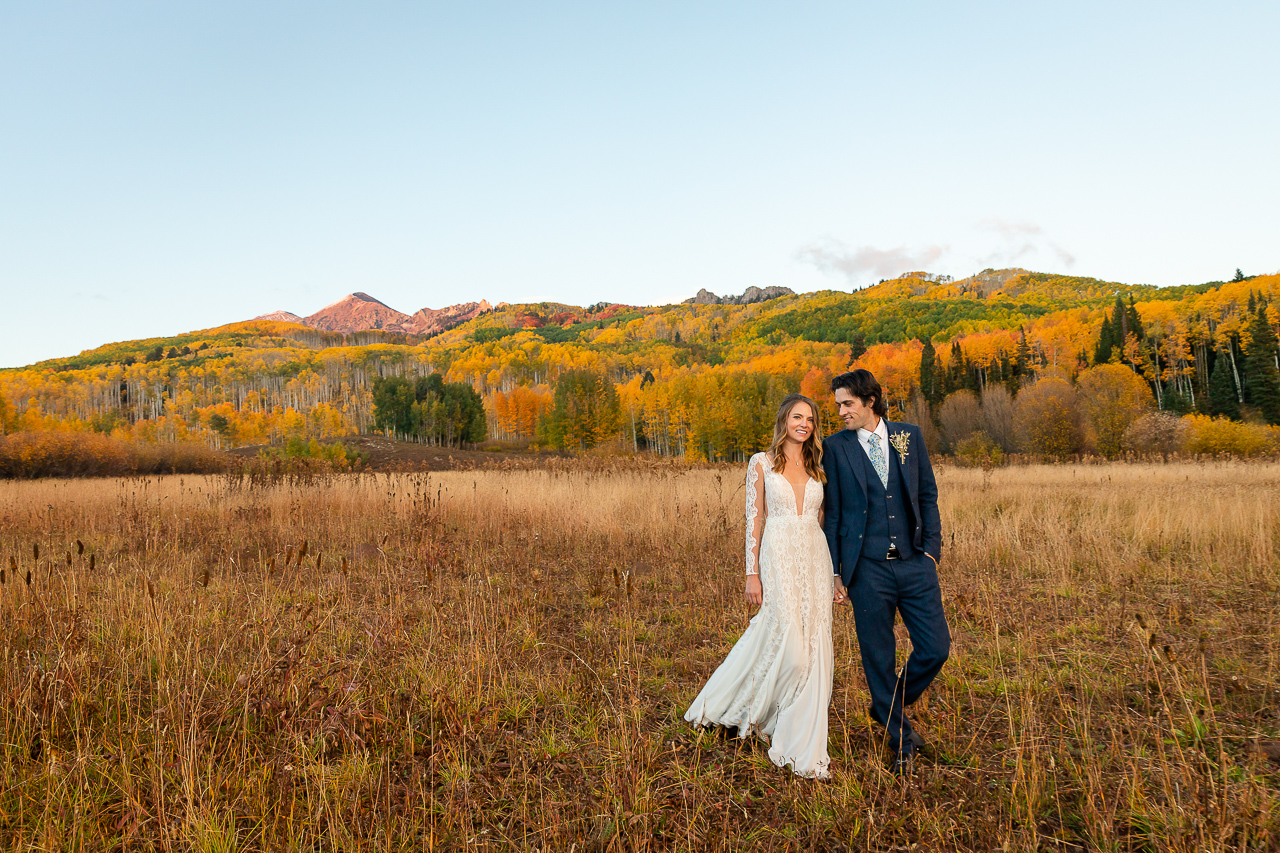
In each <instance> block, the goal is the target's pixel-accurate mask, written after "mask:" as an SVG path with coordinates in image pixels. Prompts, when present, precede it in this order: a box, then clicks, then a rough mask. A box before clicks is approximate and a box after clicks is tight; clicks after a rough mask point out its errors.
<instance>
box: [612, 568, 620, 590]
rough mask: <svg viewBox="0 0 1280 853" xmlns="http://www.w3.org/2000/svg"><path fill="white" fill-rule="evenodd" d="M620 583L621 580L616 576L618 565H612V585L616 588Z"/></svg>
mask: <svg viewBox="0 0 1280 853" xmlns="http://www.w3.org/2000/svg"><path fill="white" fill-rule="evenodd" d="M621 583H622V581H621V580H620V579H619V578H618V567H617V566H614V567H613V585H614V588H617V587H618V585H619V584H621Z"/></svg>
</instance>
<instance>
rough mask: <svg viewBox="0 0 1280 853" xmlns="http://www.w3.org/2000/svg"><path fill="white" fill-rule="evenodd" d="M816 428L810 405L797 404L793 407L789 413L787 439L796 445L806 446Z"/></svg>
mask: <svg viewBox="0 0 1280 853" xmlns="http://www.w3.org/2000/svg"><path fill="white" fill-rule="evenodd" d="M816 428H817V425H816V424H815V423H814V417H813V409H811V408H809V404H808V403H796V404H795V405H794V406H792V407H791V411H790V412H788V413H787V438H789V439H790V440H792V441H794V442H795V443H796V444H804V443H805V440H806V439H808V438H809V436H811V435H813V431H814V430H815V429H816Z"/></svg>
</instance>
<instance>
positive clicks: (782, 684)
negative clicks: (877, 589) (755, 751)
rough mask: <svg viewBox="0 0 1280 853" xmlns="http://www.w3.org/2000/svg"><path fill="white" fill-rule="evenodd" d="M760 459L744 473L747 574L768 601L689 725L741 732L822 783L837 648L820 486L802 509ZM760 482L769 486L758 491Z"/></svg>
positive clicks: (812, 487)
mask: <svg viewBox="0 0 1280 853" xmlns="http://www.w3.org/2000/svg"><path fill="white" fill-rule="evenodd" d="M772 469H773V466H772V465H771V464H770V462H769V457H768V456H767V455H765V454H763V453H757V454H756V455H755V456H753V457H751V462H750V463H749V464H748V467H747V555H746V556H747V574H755V573H756V568H757V566H758V567H759V574H760V582H761V585H762V586H763V588H764V604H763V605H761V607H760V611H759V612H758V613H757V614H756V615H755V616H754V617H753V618H752V619H751V624H749V625H748V626H747V630H746V632H745V633H743V635H742V637H741V638H740V639H739V640H738V642H737V643H736V644H734V647H733V649H731V650H730V652H729V655H728V657H726V658H725V659H724V663H722V664H720V667H719V668H718V669H716V671H715V672H714V673H712V675H711V678H710V679H708V681H707V684H706V686H705V687H703V688H702V692H701V693H699V694H698V698H696V699H694V700H693V704H692V705H690V706H689V710H688V711H686V712H685V715H684V718H685V719H686V720H688V721H689V722H691V723H693V724H694V725H696V726H712V725H718V726H727V727H733V726H736V727H737V729H738V733H739V736H740V737H746V736H747V735H749V734H754V735H756V736H758V737H760V738H761V740H763V741H764V742H766V743H768V744H769V758H770V760H772V761H773V763H774V764H776V765H778V766H779V767H784V766H786V765H788V764H790V765H791V769H792V770H793V771H794V772H795V773H796V774H798V775H800V776H809V777H817V778H826V776H827V773H828V765H829V760H828V758H827V706H828V705H829V704H830V702H831V677H832V671H833V668H834V659H833V653H832V648H831V593H832V589H833V586H832V570H831V554H830V552H829V551H828V550H827V539H826V536H825V535H823V532H822V526H821V525H820V524H819V523H818V511H819V510H820V509H821V508H822V484H821V483H819V482H818V481H817V480H814V479H812V478H810V479H809V480H808V482H806V483H805V486H804V492H803V505H802V506H797V504H796V497H797V495H796V491H795V489H794V488H793V487H792V485H791V484H790V483H789V482H787V479H786V478H785V477H783V476H782V475H781V474H778V473H776V472H774V471H773V470H772ZM761 481H763V485H764V488H763V490H761V489H760V488H759V486H760V483H761Z"/></svg>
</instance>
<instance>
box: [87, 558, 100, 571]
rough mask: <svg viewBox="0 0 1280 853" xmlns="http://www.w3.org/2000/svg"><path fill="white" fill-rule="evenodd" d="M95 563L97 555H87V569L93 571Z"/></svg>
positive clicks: (96, 562)
mask: <svg viewBox="0 0 1280 853" xmlns="http://www.w3.org/2000/svg"><path fill="white" fill-rule="evenodd" d="M97 565H98V555H97V554H90V555H89V571H93V570H94V568H95V567H96V566H97Z"/></svg>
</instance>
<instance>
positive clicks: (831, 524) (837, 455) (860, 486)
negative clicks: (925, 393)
mask: <svg viewBox="0 0 1280 853" xmlns="http://www.w3.org/2000/svg"><path fill="white" fill-rule="evenodd" d="M884 423H885V426H886V427H887V428H888V430H889V437H890V439H891V440H892V438H893V436H895V435H897V434H898V433H900V432H905V433H907V435H908V436H909V437H910V438H909V440H908V443H907V459H906V464H905V466H904V473H905V474H906V481H907V495H906V497H907V504H908V506H910V507H911V513H912V516H913V519H912V523H913V524H914V528H913V530H912V536H911V544H912V546H913V547H914V548H915V549H916V550H917V551H923V552H924V553H926V554H928V555H929V556H930V557H932V558H933V560H934V563H937V562H938V561H939V560H941V559H942V519H941V517H940V516H939V515H938V484H937V483H936V482H935V481H934V479H933V466H932V465H930V464H929V452H928V451H927V450H925V446H924V437H923V436H922V435H921V434H920V427H918V426H916V425H915V424H902V423H895V422H893V421H888V420H886V421H885V422H884ZM889 452H890V453H897V452H898V451H897V450H895V449H893V447H892V441H891V443H890V447H889ZM854 454H856V455H854ZM865 457H866V451H865V450H863V449H862V444H861V443H860V442H859V441H858V431H857V430H851V429H844V430H841V431H840V432H838V433H836V434H834V435H831V436H828V437H827V438H826V440H824V441H823V442H822V470H823V471H825V472H826V475H827V485H826V489H825V490H824V495H823V513H824V516H825V518H824V520H823V530H824V532H825V533H826V534H827V547H828V548H830V549H831V564H832V566H833V567H834V568H835V572H836V574H838V575H839V576H840V579H841V580H842V581H843V582H844V585H845V587H846V588H847V587H849V586H850V585H852V583H853V574H854V570H855V569H856V568H857V566H858V558H859V556H861V554H862V537H863V534H864V533H865V532H866V529H867V509H868V507H867V480H866V474H865V472H864V466H863V464H862V459H864V458H865ZM901 461H902V460H901V458H899V462H900V463H901Z"/></svg>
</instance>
